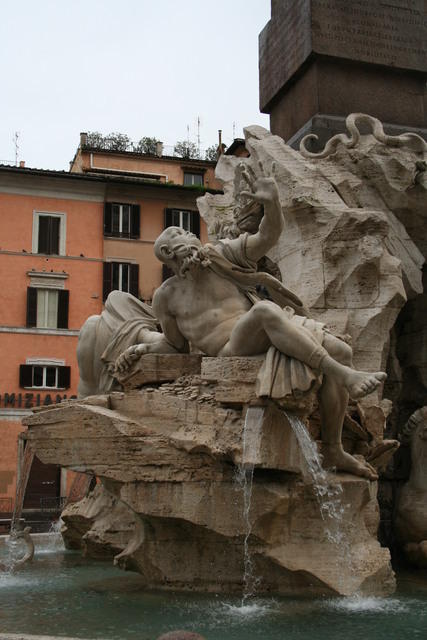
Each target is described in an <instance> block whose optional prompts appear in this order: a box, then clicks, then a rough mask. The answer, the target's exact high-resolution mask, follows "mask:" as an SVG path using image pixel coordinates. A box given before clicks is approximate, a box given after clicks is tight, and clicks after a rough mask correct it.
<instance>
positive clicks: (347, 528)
mask: <svg viewBox="0 0 427 640" xmlns="http://www.w3.org/2000/svg"><path fill="white" fill-rule="evenodd" d="M227 360H232V359H231V358H230V359H227ZM244 360H245V359H243V360H242V361H241V362H240V368H239V375H240V377H245V375H246V376H247V377H248V375H249V374H248V372H249V371H250V370H251V368H253V369H256V366H255V364H254V362H253V361H252V360H251V359H248V362H245V361H244ZM235 364H236V363H233V362H227V363H222V365H221V363H220V362H216V363H215V362H212V363H211V365H209V366H208V365H206V366H204V367H202V369H203V372H204V373H203V374H202V376H185V377H183V378H181V379H178V380H177V381H175V382H174V383H172V384H164V385H160V386H158V387H156V388H154V387H152V388H150V387H144V388H143V389H141V390H138V391H136V390H134V391H132V392H127V393H121V392H115V393H112V394H110V396H109V399H108V402H107V403H106V402H103V403H102V405H103V406H99V405H97V404H95V403H94V402H93V401H92V400H91V401H90V403H89V404H86V403H85V401H83V400H82V401H77V402H76V401H74V402H68V403H63V404H62V405H58V406H56V407H55V408H53V409H49V410H47V411H45V412H37V413H35V414H34V415H33V416H32V417H29V418H27V419H26V423H27V425H28V433H27V437H28V439H29V440H30V441H31V443H32V445H33V446H34V447H35V449H36V451H37V456H39V457H40V459H41V460H42V461H43V462H53V461H55V462H56V463H57V464H60V465H62V466H64V467H66V468H71V469H74V470H79V471H85V472H86V473H91V474H95V475H96V476H98V478H100V480H101V483H102V485H103V487H104V489H105V490H106V491H105V490H104V489H102V488H101V487H100V486H99V485H98V486H97V488H96V489H95V491H94V492H93V493H92V494H90V495H89V496H88V497H87V498H86V499H85V500H83V501H82V502H80V503H77V504H73V505H70V506H69V507H67V510H66V512H65V513H64V514H63V518H64V520H65V522H66V525H67V532H66V536H67V539H68V544H70V545H74V546H76V544H77V542H76V540H79V539H80V540H81V543H80V544H81V546H82V547H83V548H84V550H85V552H86V553H88V554H93V555H97V556H101V555H105V554H111V555H113V554H118V555H116V557H115V562H116V563H117V564H118V565H119V566H121V567H123V568H126V569H132V570H135V571H138V572H139V573H140V574H141V575H142V577H143V580H144V582H145V584H146V585H147V586H149V587H154V588H162V589H191V590H201V591H209V590H211V591H236V592H239V591H241V590H242V587H243V572H244V565H243V541H244V538H245V536H246V535H248V533H249V538H248V542H249V549H250V553H251V556H252V560H253V563H254V568H255V574H256V576H257V578H259V579H260V582H259V585H258V587H257V588H258V590H259V591H260V592H268V591H274V592H281V593H289V594H290V593H292V594H295V593H301V594H307V593H312V594H316V593H325V592H328V593H342V594H350V593H354V592H355V591H366V592H369V593H389V592H391V591H392V590H393V585H394V580H393V574H392V571H391V568H390V564H389V554H388V550H386V549H381V547H380V546H379V543H378V542H377V540H376V529H377V526H378V508H377V502H376V483H370V482H369V481H368V480H364V479H362V478H356V477H353V476H349V475H345V474H343V475H339V476H334V475H330V476H329V482H330V486H331V487H334V486H337V485H338V484H339V485H341V486H342V491H343V494H342V500H341V502H342V504H343V505H349V506H348V507H347V506H346V507H345V509H344V513H343V515H342V516H340V520H339V522H335V523H334V522H333V521H331V523H329V524H328V523H327V526H326V527H325V523H324V521H323V520H322V516H321V512H320V508H319V503H318V500H317V498H316V494H315V492H314V490H313V486H312V485H311V483H310V482H309V481H307V479H306V478H307V475H306V466H305V462H304V459H303V456H302V453H301V449H300V447H299V444H298V441H297V439H296V437H295V434H294V431H293V430H292V427H291V424H290V422H289V420H288V418H287V416H286V414H285V413H284V411H283V410H282V409H281V408H279V407H277V406H276V405H275V404H273V403H272V402H266V403H265V404H264V406H257V407H252V408H251V409H249V410H248V408H247V406H242V405H240V406H239V405H235V406H234V407H233V408H230V407H229V406H225V405H223V404H220V403H218V401H217V400H216V399H215V385H216V383H215V382H214V381H212V377H213V373H212V371H214V370H216V371H223V372H225V371H226V370H227V367H231V368H233V366H234V365H235ZM208 370H209V371H210V373H206V372H207V371H208ZM244 371H246V373H244ZM224 375H225V374H224ZM251 375H252V374H251ZM251 379H253V376H252V378H251ZM245 384H248V385H250V383H249V382H246V383H245ZM252 384H253V383H252ZM248 411H249V413H248ZM238 464H240V465H241V467H240V468H244V467H247V468H252V466H253V467H254V477H253V485H252V494H251V506H250V512H249V522H250V527H251V529H250V532H248V521H247V519H246V518H245V516H244V496H243V489H242V485H239V483H238V482H237V481H236V465H238ZM112 496H113V497H112ZM334 527H335V529H334ZM336 527H338V529H339V533H340V535H341V536H342V537H343V542H337V541H336V540H337V538H336V534H337V532H338V529H336ZM334 539H335V542H334Z"/></svg>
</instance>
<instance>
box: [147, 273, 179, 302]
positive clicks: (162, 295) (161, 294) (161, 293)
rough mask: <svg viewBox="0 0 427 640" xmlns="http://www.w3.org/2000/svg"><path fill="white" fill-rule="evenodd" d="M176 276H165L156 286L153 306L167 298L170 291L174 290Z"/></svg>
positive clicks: (176, 281)
mask: <svg viewBox="0 0 427 640" xmlns="http://www.w3.org/2000/svg"><path fill="white" fill-rule="evenodd" d="M178 280H179V279H178V278H177V276H171V277H170V278H167V279H166V280H165V281H164V282H163V283H162V284H161V285H160V287H158V288H157V289H156V290H155V292H154V295H153V308H154V307H155V305H156V304H157V305H158V304H159V303H162V302H164V301H165V300H168V299H169V298H170V296H171V295H172V293H173V292H174V291H175V289H176V287H177V284H178Z"/></svg>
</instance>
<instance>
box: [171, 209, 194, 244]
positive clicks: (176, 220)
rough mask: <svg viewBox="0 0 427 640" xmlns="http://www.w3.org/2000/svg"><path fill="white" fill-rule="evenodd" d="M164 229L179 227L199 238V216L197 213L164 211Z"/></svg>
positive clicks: (178, 210) (182, 210) (180, 210)
mask: <svg viewBox="0 0 427 640" xmlns="http://www.w3.org/2000/svg"><path fill="white" fill-rule="evenodd" d="M166 227H181V229H185V230H186V231H191V233H194V235H196V236H197V237H198V238H200V215H199V213H198V212H197V211H188V210H185V209H165V229H166Z"/></svg>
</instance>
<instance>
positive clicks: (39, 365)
mask: <svg viewBox="0 0 427 640" xmlns="http://www.w3.org/2000/svg"><path fill="white" fill-rule="evenodd" d="M31 366H32V385H31V389H59V387H58V373H59V367H56V366H54V365H51V364H50V365H47V364H43V365H41V364H32V365H31ZM35 367H40V368H41V369H43V381H42V384H41V385H38V384H34V368H35ZM48 368H49V369H55V384H54V385H52V386H50V385H49V386H48V385H47V384H46V375H47V374H46V372H47V369H48Z"/></svg>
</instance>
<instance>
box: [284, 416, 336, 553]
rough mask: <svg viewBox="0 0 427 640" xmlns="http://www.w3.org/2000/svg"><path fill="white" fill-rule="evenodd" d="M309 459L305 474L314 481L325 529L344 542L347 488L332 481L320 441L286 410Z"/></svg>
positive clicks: (302, 448) (327, 535)
mask: <svg viewBox="0 0 427 640" xmlns="http://www.w3.org/2000/svg"><path fill="white" fill-rule="evenodd" d="M285 414H286V417H287V419H288V421H289V423H290V425H291V427H292V430H293V432H294V434H295V437H296V439H297V440H298V444H299V446H300V450H301V453H302V455H303V459H304V462H305V470H304V471H305V473H304V475H305V478H306V479H307V480H309V481H310V482H311V483H312V485H313V490H314V493H315V495H316V498H317V501H318V503H319V507H320V514H321V516H322V520H323V522H324V525H325V533H326V537H327V539H328V540H329V542H332V543H335V544H337V545H339V544H342V543H343V542H344V532H343V527H342V524H343V516H344V504H343V502H342V494H343V489H342V485H341V484H340V483H339V482H334V483H331V482H330V481H329V480H328V474H327V473H326V471H325V470H324V469H323V467H322V462H321V459H320V455H319V452H318V450H317V446H316V443H315V442H314V441H313V439H312V438H311V436H310V434H309V432H308V431H307V427H306V426H305V424H304V423H303V421H302V420H301V419H300V418H299V417H298V416H296V415H294V414H291V413H286V412H285Z"/></svg>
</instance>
